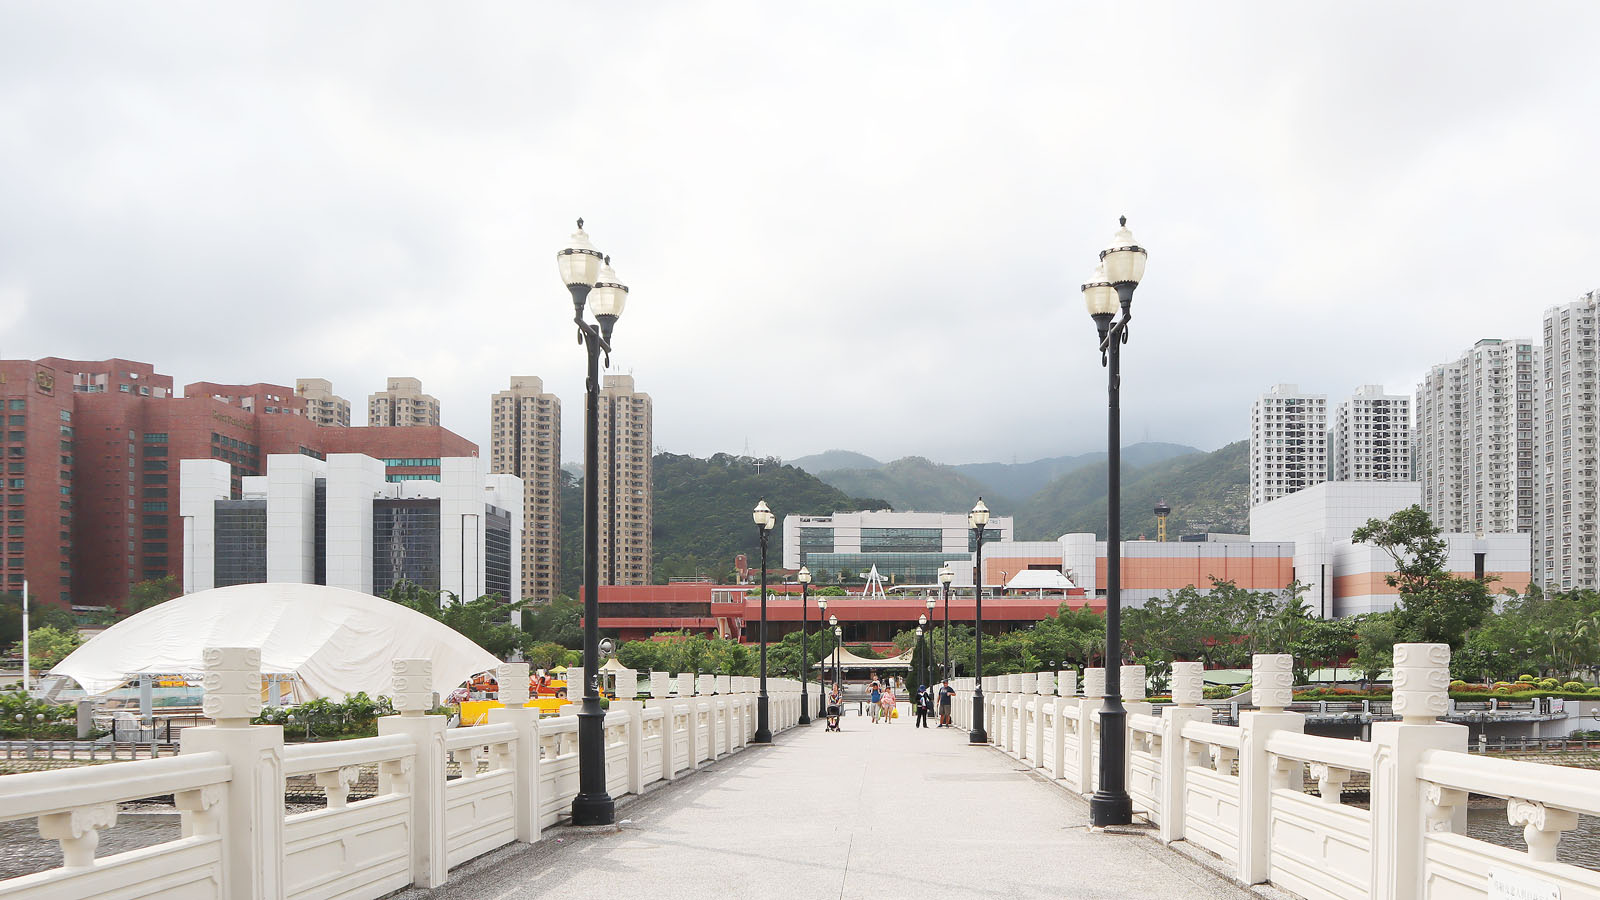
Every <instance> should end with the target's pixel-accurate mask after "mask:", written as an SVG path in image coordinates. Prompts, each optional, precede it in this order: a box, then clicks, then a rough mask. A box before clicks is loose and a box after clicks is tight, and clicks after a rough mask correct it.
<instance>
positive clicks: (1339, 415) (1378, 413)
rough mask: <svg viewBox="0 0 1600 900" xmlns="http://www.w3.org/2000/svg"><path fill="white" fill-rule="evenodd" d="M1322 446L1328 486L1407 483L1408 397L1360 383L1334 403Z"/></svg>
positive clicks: (1409, 473) (1408, 441)
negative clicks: (1326, 455) (1326, 456)
mask: <svg viewBox="0 0 1600 900" xmlns="http://www.w3.org/2000/svg"><path fill="white" fill-rule="evenodd" d="M1330 434H1331V436H1330V439H1329V441H1328V445H1329V446H1328V451H1329V459H1328V469H1329V472H1330V474H1331V476H1332V477H1330V478H1329V479H1328V480H1329V481H1410V480H1411V398H1410V397H1407V396H1403V395H1400V394H1385V393H1384V392H1383V385H1381V384H1364V385H1362V386H1361V387H1358V388H1356V392H1355V393H1354V394H1352V395H1351V396H1350V398H1349V399H1347V400H1341V401H1339V408H1338V411H1337V412H1336V413H1335V415H1334V422H1333V430H1332V431H1331V433H1330Z"/></svg>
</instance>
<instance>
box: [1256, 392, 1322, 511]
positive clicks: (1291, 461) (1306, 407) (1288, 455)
mask: <svg viewBox="0 0 1600 900" xmlns="http://www.w3.org/2000/svg"><path fill="white" fill-rule="evenodd" d="M1327 480H1328V396H1327V395H1326V394H1305V393H1301V391H1300V386H1299V385H1297V384H1278V385H1273V386H1272V388H1271V389H1270V390H1268V391H1267V392H1266V393H1264V394H1262V395H1261V396H1259V397H1257V398H1256V401H1255V403H1254V404H1252V405H1251V407H1250V505H1251V506H1259V505H1261V504H1263V503H1267V502H1269V501H1272V500H1276V499H1278V498H1279V497H1283V496H1286V495H1288V494H1292V493H1294V492H1295V491H1299V490H1304V489H1305V488H1308V487H1311V486H1312V485H1314V484H1321V483H1322V482H1324V481H1327Z"/></svg>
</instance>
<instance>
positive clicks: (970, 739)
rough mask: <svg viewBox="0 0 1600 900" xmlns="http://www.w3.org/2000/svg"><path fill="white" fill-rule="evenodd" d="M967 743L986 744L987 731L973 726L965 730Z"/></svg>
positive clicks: (987, 740)
mask: <svg viewBox="0 0 1600 900" xmlns="http://www.w3.org/2000/svg"><path fill="white" fill-rule="evenodd" d="M967 743H969V744H987V743H989V732H987V731H984V730H983V729H982V728H974V729H972V730H971V731H969V732H967Z"/></svg>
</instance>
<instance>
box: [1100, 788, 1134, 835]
mask: <svg viewBox="0 0 1600 900" xmlns="http://www.w3.org/2000/svg"><path fill="white" fill-rule="evenodd" d="M1132 821H1133V800H1132V799H1131V798H1129V797H1128V795H1127V794H1113V793H1110V792H1107V791H1095V793H1094V796H1093V797H1090V798H1089V825H1090V826H1091V827H1093V828H1104V827H1106V826H1107V825H1127V824H1129V823H1131V822H1132Z"/></svg>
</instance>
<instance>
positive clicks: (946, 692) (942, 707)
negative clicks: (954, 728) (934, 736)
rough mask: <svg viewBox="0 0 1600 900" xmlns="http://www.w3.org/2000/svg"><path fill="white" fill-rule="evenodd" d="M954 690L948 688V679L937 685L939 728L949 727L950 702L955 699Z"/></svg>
mask: <svg viewBox="0 0 1600 900" xmlns="http://www.w3.org/2000/svg"><path fill="white" fill-rule="evenodd" d="M955 696H956V690H955V688H953V687H951V686H950V681H949V680H948V679H946V680H945V682H944V683H943V684H941V685H939V727H940V728H949V727H950V702H951V701H952V700H953V699H954V698H955Z"/></svg>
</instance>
